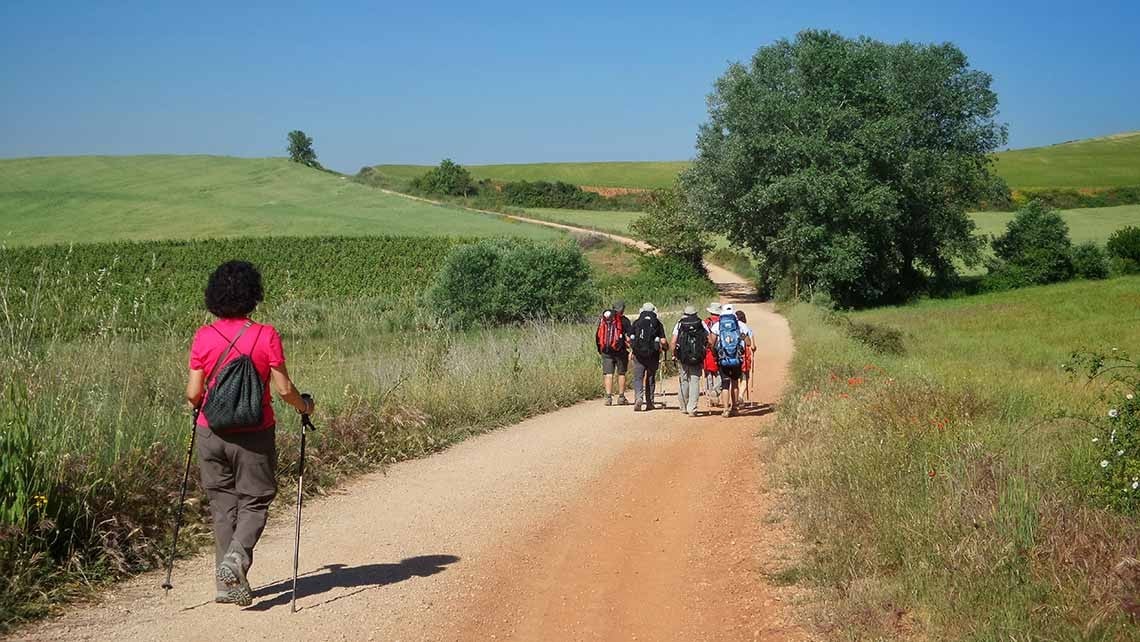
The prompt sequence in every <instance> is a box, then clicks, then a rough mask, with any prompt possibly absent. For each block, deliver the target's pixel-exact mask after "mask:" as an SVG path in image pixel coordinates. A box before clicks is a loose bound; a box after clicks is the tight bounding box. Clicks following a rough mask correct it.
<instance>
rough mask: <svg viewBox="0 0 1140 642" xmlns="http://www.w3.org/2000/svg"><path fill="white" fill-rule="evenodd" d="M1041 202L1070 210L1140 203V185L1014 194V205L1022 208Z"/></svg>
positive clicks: (1023, 191)
mask: <svg viewBox="0 0 1140 642" xmlns="http://www.w3.org/2000/svg"><path fill="white" fill-rule="evenodd" d="M1032 201H1039V202H1041V203H1042V204H1044V205H1047V206H1049V207H1056V208H1058V209H1063V210H1068V209H1074V208H1078V207H1113V206H1116V205H1132V204H1134V203H1140V185H1129V186H1124V187H1106V188H1102V189H1091V190H1090V189H1076V188H1055V187H1048V188H1034V189H1020V190H1015V191H1014V192H1013V193H1012V203H1013V205H1015V206H1018V207H1021V206H1024V205H1026V204H1028V203H1030V202H1032Z"/></svg>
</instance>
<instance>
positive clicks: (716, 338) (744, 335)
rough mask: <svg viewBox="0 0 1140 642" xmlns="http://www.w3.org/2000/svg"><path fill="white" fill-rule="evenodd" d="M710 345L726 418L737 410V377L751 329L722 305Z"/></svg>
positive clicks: (742, 364) (742, 369)
mask: <svg viewBox="0 0 1140 642" xmlns="http://www.w3.org/2000/svg"><path fill="white" fill-rule="evenodd" d="M709 331H710V332H711V333H712V334H711V335H710V337H709V345H710V346H712V348H713V350H714V352H715V353H716V361H717V370H718V372H719V373H720V378H721V403H722V404H723V405H724V412H723V413H722V414H723V415H724V416H725V417H731V416H732V414H733V413H734V412H735V411H736V404H737V400H738V396H739V389H740V378H741V376H742V375H743V371H744V353H745V350H749V349H751V347H752V339H751V338H750V337H751V336H752V329H751V328H749V327H748V326H747V325H746V324H745V323H743V322H741V321H740V320H739V319H737V318H736V307H735V306H732V305H725V306H723V307H722V308H721V314H720V318H719V319H718V320H717V322H716V323H715V324H712V325H711V327H710V328H709Z"/></svg>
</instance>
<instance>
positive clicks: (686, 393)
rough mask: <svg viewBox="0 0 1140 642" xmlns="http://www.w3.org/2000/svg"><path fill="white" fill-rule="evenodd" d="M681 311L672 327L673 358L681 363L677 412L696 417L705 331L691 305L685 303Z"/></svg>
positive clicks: (704, 348) (706, 344)
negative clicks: (680, 315) (679, 403)
mask: <svg viewBox="0 0 1140 642" xmlns="http://www.w3.org/2000/svg"><path fill="white" fill-rule="evenodd" d="M683 314H684V316H682V317H681V320H680V321H678V322H677V325H676V326H675V327H674V328H673V341H672V348H673V358H674V359H676V360H677V362H678V363H680V366H681V391H680V398H681V412H683V413H685V414H686V415H689V416H690V417H696V416H697V402H698V401H699V400H700V396H701V374H702V372H703V370H704V368H703V366H704V362H705V355H706V354H708V334H709V332H708V328H707V327H706V326H705V322H704V321H702V320H701V317H699V316H697V309H696V308H695V307H693V306H691V305H687V306H685V310H684V313H683Z"/></svg>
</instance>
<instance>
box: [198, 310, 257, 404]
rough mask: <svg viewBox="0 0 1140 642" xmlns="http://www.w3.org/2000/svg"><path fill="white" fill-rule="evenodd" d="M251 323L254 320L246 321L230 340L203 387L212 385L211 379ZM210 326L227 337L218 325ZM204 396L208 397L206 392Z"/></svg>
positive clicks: (206, 387) (223, 336)
mask: <svg viewBox="0 0 1140 642" xmlns="http://www.w3.org/2000/svg"><path fill="white" fill-rule="evenodd" d="M251 325H253V321H246V322H245V325H243V326H242V327H241V330H240V331H238V333H237V334H236V335H235V336H234V338H233V339H232V340H231V341H230V344H229V345H228V346H226V349H225V351H224V352H222V356H221V357H219V358H218V360H217V361H215V362H214V367H213V368H211V369H210V375H209V376H208V377H206V380H205V381H204V382H203V386H202V387H203V388H204V389H208V388H209V387H210V380H211V379H213V378H214V375H216V374H218V368H220V367H221V365H222V364H223V363H225V361H226V357H228V356H230V350H232V349H233V347H234V344H235V343H237V340H238V339H240V338H241V335H243V334H245V331H246V330H248V329H249V326H251ZM210 327H211V328H213V329H214V332H217V333H218V335H220V336H221V337H222V338H223V339H225V338H226V335H224V334H222V331H221V330H219V329H218V328H217V327H216V326H214V325H210ZM203 392H205V390H203ZM202 398H203V399H205V398H206V397H205V395H204V394H203V396H202Z"/></svg>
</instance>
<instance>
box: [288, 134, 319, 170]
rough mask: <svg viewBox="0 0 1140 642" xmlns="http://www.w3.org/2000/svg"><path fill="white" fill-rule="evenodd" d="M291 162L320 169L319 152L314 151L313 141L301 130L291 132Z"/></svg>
mask: <svg viewBox="0 0 1140 642" xmlns="http://www.w3.org/2000/svg"><path fill="white" fill-rule="evenodd" d="M289 160H291V161H293V162H294V163H301V164H302V165H307V166H309V167H318V168H319V167H320V163H318V162H317V152H316V151H315V150H313V139H312V138H311V137H309V136H307V135H305V132H303V131H301V130H299V129H294V130H293V131H291V132H289Z"/></svg>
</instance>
